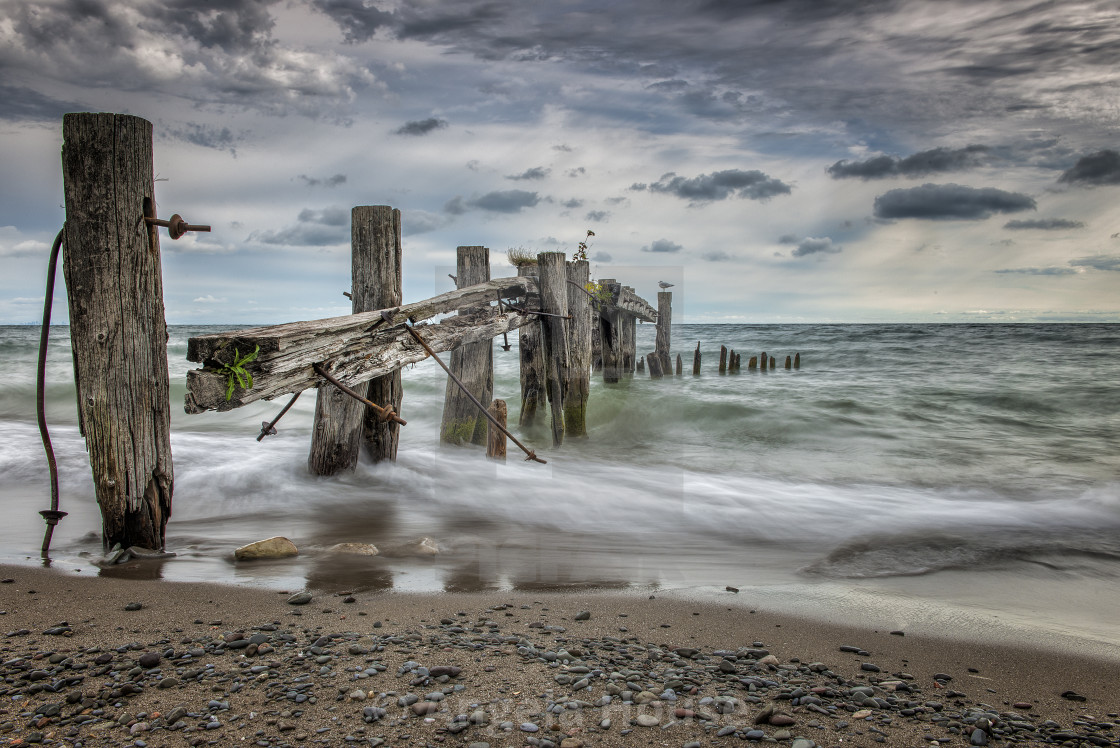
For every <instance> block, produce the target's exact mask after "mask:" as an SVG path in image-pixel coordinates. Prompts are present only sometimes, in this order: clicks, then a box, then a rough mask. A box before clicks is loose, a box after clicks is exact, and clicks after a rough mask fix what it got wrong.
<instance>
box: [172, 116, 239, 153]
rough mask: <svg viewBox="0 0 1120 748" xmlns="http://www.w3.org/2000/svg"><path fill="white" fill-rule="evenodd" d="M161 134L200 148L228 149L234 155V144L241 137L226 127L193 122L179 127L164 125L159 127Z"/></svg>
mask: <svg viewBox="0 0 1120 748" xmlns="http://www.w3.org/2000/svg"><path fill="white" fill-rule="evenodd" d="M161 134H164V135H167V136H168V137H171V138H173V139H175V140H181V141H183V142H184V143H191V144H193V145H197V146H201V147H202V148H213V149H214V150H216V151H229V152H230V153H232V154H234V155H236V154H237V150H236V148H234V146H235V145H236V144H237V142H238V141H240V140H241V137H239V136H237V135H234V134H233V131H232V130H230V129H229V128H228V127H211V126H210V125H200V124H198V123H195V122H187V123H184V124H183V125H182V126H181V127H168V126H164V127H163V128H162V129H161Z"/></svg>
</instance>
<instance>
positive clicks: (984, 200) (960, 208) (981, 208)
mask: <svg viewBox="0 0 1120 748" xmlns="http://www.w3.org/2000/svg"><path fill="white" fill-rule="evenodd" d="M1037 207H1038V206H1037V205H1036V203H1035V201H1034V198H1032V197H1031V196H1030V195H1024V194H1023V193H1021V192H1007V191H1005V190H1000V189H996V188H994V187H983V188H976V187H966V186H964V185H960V184H923V185H922V186H921V187H911V188H909V189H897V190H891V191H890V192H887V193H884V194H882V195H880V196H879V197H877V198H875V210H874V213H875V217H876V218H880V219H898V218H924V219H930V220H969V221H976V220H981V219H984V218H988V217H989V216H991V215H992V214H993V213H1018V212H1019V211H1023V210H1035V209H1036V208H1037Z"/></svg>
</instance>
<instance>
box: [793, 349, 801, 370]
mask: <svg viewBox="0 0 1120 748" xmlns="http://www.w3.org/2000/svg"><path fill="white" fill-rule="evenodd" d="M793 368H795V369H800V368H801V354H800V353H798V354H797V355H796V356H794V357H793Z"/></svg>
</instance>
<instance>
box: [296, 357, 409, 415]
mask: <svg viewBox="0 0 1120 748" xmlns="http://www.w3.org/2000/svg"><path fill="white" fill-rule="evenodd" d="M311 368H312V369H314V370H315V373H316V374H318V375H319V376H321V377H322V378H323V379H325V380H327V381H328V382H330V383H331V384H333V385H334V386H335V387H337V388H339V389H340V390H342V391H343V392H345V393H346V394H347V395H349V396H350V397H352V398H354V399H355V400H357V401H358V402H362V403H365V404H366V405H368V406H369V407H371V408H373V409H374V410H375V411H377V415H378V417H379V418H380V419H381V420H382V422H384V421H392V422H394V423H399V424H400V425H402V426H407V425H408V421H406V420H404V419H403V418H401V417H400V416H398V415H397V414H396V413H395V412H393V406H392V405H378V404H377V403H375V402H373V401H372V400H367V399H366V398H364V397H362V396H361V395H359V394H358V393H357V392H355V391H354V390H352V389H350V388H349V387H347V386H346V385H344V384H343V383H342V382H340V381H338V380H337V379H335V378H334V377H333V376H331V374H330V372H328V371H327V369H326V367H325V366H323V365H322V364H312V365H311Z"/></svg>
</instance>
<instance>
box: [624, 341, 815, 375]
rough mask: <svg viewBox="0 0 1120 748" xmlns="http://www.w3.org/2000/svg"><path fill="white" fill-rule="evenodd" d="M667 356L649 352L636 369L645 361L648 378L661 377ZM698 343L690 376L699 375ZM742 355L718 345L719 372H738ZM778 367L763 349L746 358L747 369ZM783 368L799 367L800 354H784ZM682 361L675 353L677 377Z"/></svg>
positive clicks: (641, 366)
mask: <svg viewBox="0 0 1120 748" xmlns="http://www.w3.org/2000/svg"><path fill="white" fill-rule="evenodd" d="M667 360H668V358H667V356H664V355H662V354H661V353H659V352H658V351H656V350H655V351H653V352H651V353H650V354H649V355H648V356H643V357H642V358H641V359H639V361H638V366H637V370H638V371H645V368H646V363H647V362H648V363H649V376H650V379H661V377H663V376H667V375H668V374H670V373H671V370H670V368H669V367H668V365H667V364H666V363H665V361H667ZM700 361H701V355H700V343H699V342H697V343H696V350H695V351H694V352H693V355H692V376H694V377H698V376H700ZM742 363H743V355H742V354H741V353H736V352H735V350H734V349H729V348H728V347H727V346H725V345H721V346H720V347H719V373H720V374H738V373H739V372H741V371H742V368H743V367H742ZM777 367H778V359H777V358H776V357H774V356H768V355H767V353H766V351H763V352H762V353H761V354H759V355H758V356H751V357H750V358H749V359H748V360H747V370H748V371H768V370H772V369H776V368H777ZM785 368H786V369H788V370H793V369H800V368H801V354H800V353H795V354H794V355H792V356H786V361H785ZM683 369H684V367H683V361H682V359H681V355H680V354H679V353H678V354H677V359H676V375H677V376H678V377H679V376H681V375H682V374H683Z"/></svg>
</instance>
